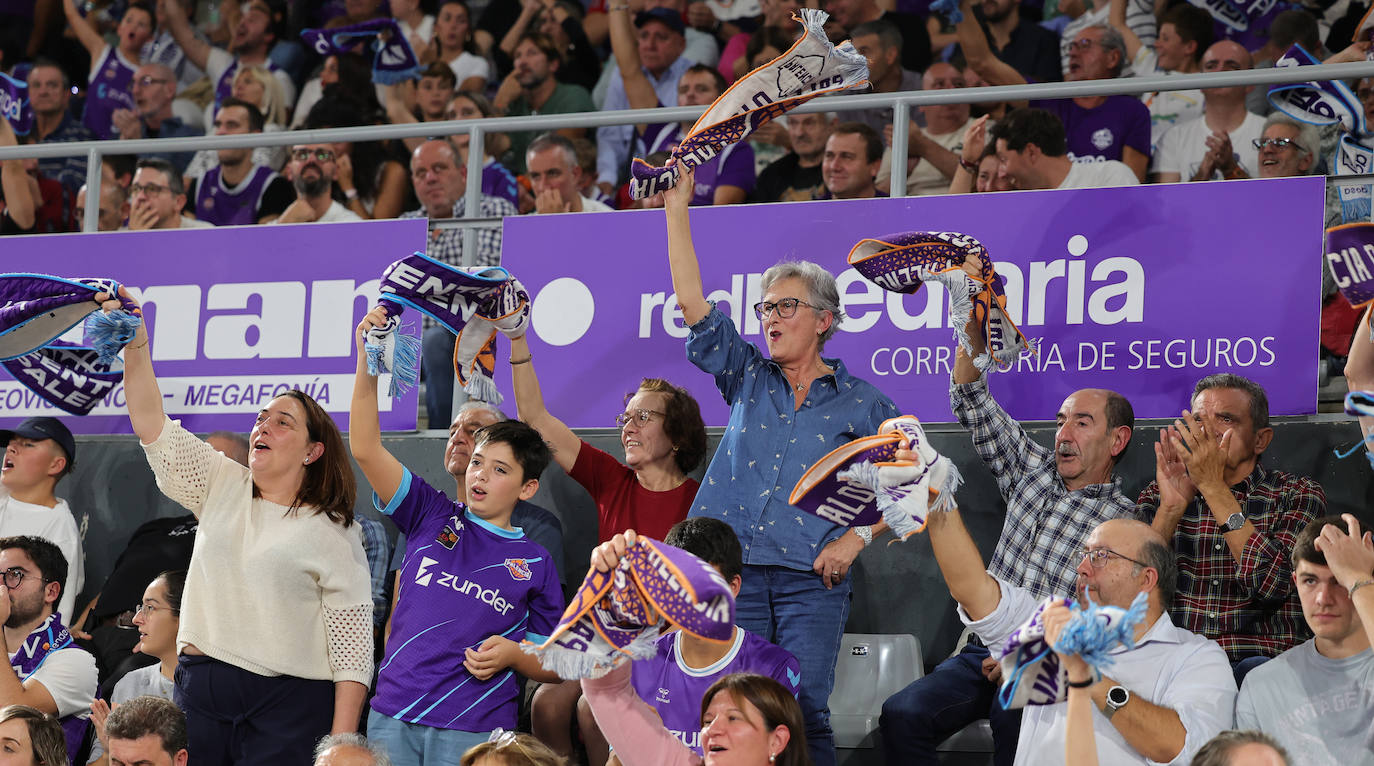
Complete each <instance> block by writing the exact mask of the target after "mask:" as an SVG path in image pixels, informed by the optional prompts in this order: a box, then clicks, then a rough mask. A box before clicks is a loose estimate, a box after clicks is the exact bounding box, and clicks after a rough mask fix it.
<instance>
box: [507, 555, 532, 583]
mask: <svg viewBox="0 0 1374 766" xmlns="http://www.w3.org/2000/svg"><path fill="white" fill-rule="evenodd" d="M506 571H507V572H510V576H511V578H512V579H515V580H528V579H530V575H531V573H530V564H529V562H528V561H527V560H525V559H506Z"/></svg>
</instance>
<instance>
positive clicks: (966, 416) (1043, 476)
mask: <svg viewBox="0 0 1374 766" xmlns="http://www.w3.org/2000/svg"><path fill="white" fill-rule="evenodd" d="M949 403H950V407H951V408H952V409H953V410H954V414H955V415H956V416H957V417H958V418H959V422H960V423H962V424H963V426H964V428H967V429H968V430H969V432H970V433H971V434H972V436H973V448H974V449H975V450H976V451H977V452H978V455H979V457H981V458H983V462H984V463H987V465H988V468H989V469H991V470H992V475H993V476H995V477H997V489H998V490H999V491H1000V492H1001V493H1002V499H1003V500H1005V501H1006V503H1007V519H1006V521H1005V522H1004V523H1003V524H1002V535H1001V537H1000V538H999V539H998V541H997V550H996V551H994V552H993V554H992V564H991V566H989V567H988V572H990V573H991V574H992V576H993V577H996V578H997V579H999V580H1002V581H1003V582H1008V583H1011V584H1012V585H1017V586H1020V587H1022V588H1025V589H1026V590H1028V591H1030V592H1031V593H1032V594H1033V595H1035V597H1036V598H1045V597H1046V596H1064V595H1069V594H1072V593H1073V592H1074V582H1075V581H1076V580H1077V578H1078V575H1077V573H1076V570H1077V568H1078V565H1079V563H1081V562H1082V558H1083V557H1082V553H1081V551H1082V550H1083V543H1084V541H1085V540H1087V538H1088V533H1090V532H1092V531H1093V529H1095V528H1096V527H1097V525H1099V524H1101V523H1102V522H1104V521H1109V520H1111V519H1117V518H1133V517H1134V506H1133V505H1132V504H1131V501H1130V500H1129V499H1127V497H1126V496H1125V495H1123V494H1122V493H1121V482H1120V480H1119V479H1118V478H1116V477H1113V478H1112V481H1111V482H1110V483H1106V484H1090V485H1088V486H1086V487H1084V488H1082V489H1076V490H1070V489H1068V488H1067V487H1065V486H1064V480H1063V479H1062V478H1060V476H1059V469H1058V467H1057V466H1056V465H1055V462H1054V450H1052V449H1050V448H1049V447H1046V446H1044V445H1042V444H1038V443H1036V442H1035V441H1032V440H1031V438H1030V437H1029V436H1027V435H1026V432H1025V429H1023V428H1021V424H1020V423H1017V422H1016V421H1015V420H1014V419H1012V417H1011V416H1010V415H1008V414H1007V412H1006V410H1004V409H1002V407H1001V406H1000V405H998V404H997V402H996V401H994V400H993V398H992V394H990V393H989V392H988V383H987V376H986V375H984V376H981V377H979V378H978V380H975V381H974V382H972V383H965V384H963V385H958V384H952V385H951V386H950V389H949Z"/></svg>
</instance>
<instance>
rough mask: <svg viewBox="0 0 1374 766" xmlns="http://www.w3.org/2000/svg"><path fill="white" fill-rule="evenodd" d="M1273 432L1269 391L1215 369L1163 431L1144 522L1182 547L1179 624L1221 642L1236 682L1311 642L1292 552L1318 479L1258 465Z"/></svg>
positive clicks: (1319, 512) (1321, 502)
mask: <svg viewBox="0 0 1374 766" xmlns="http://www.w3.org/2000/svg"><path fill="white" fill-rule="evenodd" d="M1273 438H1274V431H1273V429H1271V428H1270V427H1269V399H1268V397H1266V396H1265V394H1264V389H1263V388H1261V387H1260V386H1259V385H1258V384H1256V383H1255V382H1254V381H1251V380H1247V379H1246V378H1242V377H1240V376H1239V375H1231V374H1217V375H1209V376H1207V377H1205V378H1203V379H1202V380H1200V381H1198V383H1197V385H1196V386H1195V387H1194V388H1193V398H1192V412H1189V411H1187V410H1185V411H1184V412H1183V417H1182V418H1180V419H1178V420H1175V421H1174V424H1173V426H1171V427H1166V428H1164V429H1163V430H1162V431H1161V432H1160V440H1159V443H1158V444H1157V445H1156V446H1155V481H1153V482H1151V483H1150V485H1149V486H1148V487H1146V488H1145V489H1144V491H1142V492H1141V493H1140V498H1139V501H1138V502H1137V506H1136V507H1137V510H1138V511H1139V513H1140V517H1141V519H1142V520H1144V521H1148V522H1150V523H1151V525H1152V526H1153V527H1154V528H1155V530H1156V531H1158V532H1159V533H1160V534H1161V535H1163V536H1164V538H1165V539H1166V540H1172V541H1173V545H1174V551H1175V552H1176V553H1177V555H1178V570H1179V573H1178V597H1177V598H1175V599H1174V606H1173V610H1172V611H1173V615H1174V619H1175V620H1177V621H1178V624H1179V625H1180V626H1181V627H1183V628H1186V629H1187V630H1190V631H1192V632H1194V633H1197V634H1199V635H1203V636H1206V637H1208V638H1210V639H1213V640H1215V641H1216V642H1217V643H1219V644H1221V648H1223V649H1225V650H1226V655H1227V656H1228V657H1229V658H1230V659H1231V662H1232V664H1233V665H1235V666H1236V680H1237V682H1239V681H1240V679H1241V678H1243V677H1244V675H1245V673H1246V672H1248V671H1249V669H1250V668H1251V667H1254V666H1255V665H1257V664H1259V663H1261V662H1263V661H1264V660H1265V659H1268V658H1270V657H1274V656H1277V655H1278V654H1280V653H1282V652H1284V651H1287V650H1288V649H1290V648H1292V647H1294V646H1297V645H1298V644H1300V643H1302V642H1303V641H1305V640H1307V639H1308V638H1309V637H1310V636H1311V635H1312V634H1311V632H1310V631H1309V630H1308V629H1307V624H1306V622H1304V620H1303V616H1302V605H1301V603H1299V601H1298V596H1297V592H1296V591H1295V590H1294V589H1293V578H1292V574H1293V568H1292V565H1291V563H1290V561H1289V554H1290V552H1291V551H1292V550H1293V543H1294V541H1295V540H1296V539H1297V537H1298V534H1299V533H1301V532H1302V530H1303V529H1304V528H1305V527H1306V526H1307V525H1308V524H1310V523H1311V522H1312V521H1313V520H1314V519H1316V518H1317V517H1319V516H1323V515H1325V513H1326V495H1325V494H1324V493H1323V492H1322V488H1321V486H1320V485H1319V484H1317V482H1315V481H1313V480H1311V479H1309V478H1307V477H1305V476H1294V475H1293V474H1290V473H1284V472H1283V471H1275V470H1272V469H1270V468H1265V467H1264V466H1262V465H1260V455H1262V454H1264V450H1265V448H1267V447H1268V446H1269V442H1270V440H1271V439H1273Z"/></svg>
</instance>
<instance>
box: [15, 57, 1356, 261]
mask: <svg viewBox="0 0 1374 766" xmlns="http://www.w3.org/2000/svg"><path fill="white" fill-rule="evenodd" d="M1362 77H1374V61H1361V62H1356V63H1349V64H1323V65H1320V66H1307V67H1275V68H1270V69H1248V70H1243V71H1231V72H1204V73H1198V74H1185V75H1169V76H1153V77H1118V78H1113V79H1108V80H1088V81H1081V82H1054V83H1036V84H1033V85H997V86H989V87H982V88H957V89H952V90H930V91H904V92H901V93H865V94H861V95H832V96H825V97H821V98H817V99H814V100H812V101H810V102H809V103H806V104H803V105H802V106H800V107H798V108H797V109H796V110H795V111H796V112H798V113H803V114H804V113H810V112H831V111H854V110H860V109H888V108H890V109H892V121H893V126H894V130H893V131H892V149H891V156H892V180H891V187H890V188H891V189H892V196H894V197H900V196H906V165H907V132H906V131H905V130H899V129H896V128H897V127H900V126H904V125H906V124H907V122H908V120H909V117H910V114H911V109H912V107H921V106H936V105H940V104H977V103H996V102H1001V101H1013V102H1014V101H1029V100H1039V99H1052V98H1085V97H1094V96H1113V95H1137V94H1141V93H1153V92H1158V91H1173V90H1190V89H1194V88H1198V89H1201V88H1225V87H1234V86H1268V85H1276V84H1281V83H1282V84H1287V83H1296V82H1307V81H1309V80H1351V79H1356V78H1362ZM705 111H706V108H705V107H664V108H659V109H626V110H618V111H598V112H579V113H572V114H550V115H535V116H529V117H488V118H484V119H475V120H450V121H440V122H420V123H405V124H397V125H364V126H360V127H354V128H329V129H326V130H291V131H280V132H274V133H250V134H243V135H232V136H214V135H210V136H192V137H186V138H152V139H130V140H119V141H75V142H69V143H45V144H26V145H22V146H5V147H0V160H12V159H22V158H30V157H34V158H39V159H43V158H49V157H74V156H80V155H82V154H84V155H86V161H87V167H86V197H87V199H88V200H98V199H100V180H101V172H100V165H101V157H102V156H103V155H105V154H111V155H115V154H145V153H153V152H168V153H171V152H193V151H200V150H202V149H238V148H251V147H259V146H289V145H293V144H310V143H343V142H357V141H378V140H387V139H403V138H423V137H428V136H441V135H456V134H460V133H465V134H467V135H468V136H469V143H470V145H474V146H480V145H481V144H482V141H483V139H484V138H485V137H486V135H487V134H488V133H504V132H511V131H522V132H523V131H531V132H532V131H547V130H558V129H562V128H599V127H603V126H608V125H635V124H643V123H666V122H683V121H689V120H695V119H696V118H698V117H700V116H701V115H702V114H703V113H704V112H705ZM483 160H484V157H483V152H468V157H467V186H466V189H465V191H464V195H465V196H464V203H465V205H464V210H463V215H462V216H461V219H457V220H441V221H439V222H438V223H439V226H440V227H442V228H458V229H461V230H462V233H463V261H464V265H468V266H470V265H472V259H473V258H475V257H476V254H477V229H478V228H482V227H488V226H499V225H500V220H499V219H484V218H481V217H480V216H481V214H480V207H479V205H480V202H481V191H482V164H483ZM99 214H100V206H99V205H98V204H97V205H92V204H88V205H87V206H86V214H85V218H84V220H83V221H82V230H83V231H88V232H91V231H96V228H97V222H98V220H99ZM460 221H461V222H460Z"/></svg>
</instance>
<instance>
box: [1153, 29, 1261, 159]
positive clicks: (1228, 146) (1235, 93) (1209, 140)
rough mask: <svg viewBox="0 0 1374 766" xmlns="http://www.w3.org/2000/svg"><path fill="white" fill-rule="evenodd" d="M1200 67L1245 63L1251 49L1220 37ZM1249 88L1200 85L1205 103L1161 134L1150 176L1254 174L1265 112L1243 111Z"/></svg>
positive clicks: (1219, 67) (1241, 65) (1247, 65)
mask: <svg viewBox="0 0 1374 766" xmlns="http://www.w3.org/2000/svg"><path fill="white" fill-rule="evenodd" d="M1188 7H1190V8H1191V7H1192V6H1188ZM1165 31H1166V32H1167V27H1166V30H1165ZM1161 38H1163V34H1161ZM1202 68H1203V71H1207V72H1233V71H1237V70H1241V69H1249V68H1250V52H1249V51H1247V50H1245V48H1244V46H1242V45H1240V44H1239V43H1236V42H1234V41H1232V40H1221V41H1219V42H1216V43H1214V44H1213V45H1212V47H1210V48H1208V49H1207V53H1206V54H1204V55H1203V57H1202ZM1249 90H1250V89H1249V88H1248V87H1245V86H1243V85H1242V86H1234V87H1230V88H1208V89H1207V90H1204V91H1202V97H1203V99H1204V101H1205V104H1206V109H1205V111H1204V112H1203V115H1202V116H1201V117H1195V118H1193V119H1191V120H1185V121H1183V122H1181V123H1179V124H1178V125H1175V126H1174V127H1173V128H1170V129H1169V132H1167V133H1165V134H1164V139H1163V140H1162V141H1161V142H1160V144H1159V147H1158V151H1157V152H1156V154H1155V158H1154V172H1155V180H1156V181H1159V182H1160V183H1173V182H1176V181H1184V180H1186V181H1211V180H1213V179H1222V178H1253V177H1255V176H1257V175H1259V150H1258V149H1256V148H1255V146H1254V141H1255V139H1257V138H1259V137H1260V132H1261V131H1263V130H1264V118H1263V117H1260V116H1259V115H1257V114H1252V113H1250V112H1248V111H1246V109H1245V94H1246V92H1247V91H1249Z"/></svg>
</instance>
